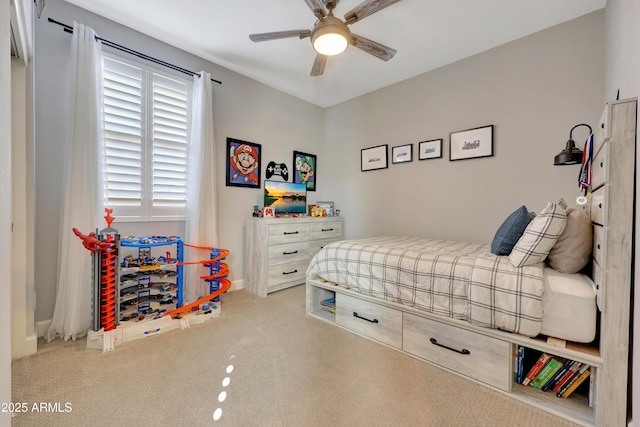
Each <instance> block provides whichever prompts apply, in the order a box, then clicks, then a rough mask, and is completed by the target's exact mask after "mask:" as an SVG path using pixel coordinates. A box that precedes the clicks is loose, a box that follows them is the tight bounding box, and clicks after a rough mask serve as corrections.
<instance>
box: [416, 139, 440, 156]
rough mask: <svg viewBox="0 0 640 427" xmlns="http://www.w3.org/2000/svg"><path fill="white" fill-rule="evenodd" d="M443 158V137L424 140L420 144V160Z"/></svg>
mask: <svg viewBox="0 0 640 427" xmlns="http://www.w3.org/2000/svg"><path fill="white" fill-rule="evenodd" d="M440 158H442V138H440V139H432V140H430V141H422V142H420V143H419V144H418V160H428V159H440Z"/></svg>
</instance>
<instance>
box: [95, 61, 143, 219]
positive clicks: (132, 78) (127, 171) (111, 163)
mask: <svg viewBox="0 0 640 427" xmlns="http://www.w3.org/2000/svg"><path fill="white" fill-rule="evenodd" d="M142 85H143V82H142V72H141V70H140V69H138V68H135V67H132V66H130V65H127V64H124V63H122V62H117V61H114V60H111V59H108V58H105V69H104V136H105V138H104V140H105V150H106V174H107V200H108V202H107V204H108V205H109V206H110V207H123V206H131V207H140V206H141V199H142V197H143V194H142V184H143V183H142V176H143V174H142V171H143V164H142V162H143V158H142V155H143V152H142V149H143V141H142V136H143V129H142V127H143V106H142V101H143V99H142V87H143V86H142Z"/></svg>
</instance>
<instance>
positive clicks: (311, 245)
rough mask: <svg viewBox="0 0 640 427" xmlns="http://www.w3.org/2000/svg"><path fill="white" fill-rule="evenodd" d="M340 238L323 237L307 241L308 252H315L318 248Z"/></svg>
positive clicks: (312, 253)
mask: <svg viewBox="0 0 640 427" xmlns="http://www.w3.org/2000/svg"><path fill="white" fill-rule="evenodd" d="M338 240H340V239H324V240H314V241H311V242H309V254H310V255H311V256H313V255H315V254H317V253H318V252H319V251H320V249H322V248H324V247H325V246H327V245H328V244H329V243H332V242H337V241H338Z"/></svg>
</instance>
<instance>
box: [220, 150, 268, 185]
mask: <svg viewBox="0 0 640 427" xmlns="http://www.w3.org/2000/svg"><path fill="white" fill-rule="evenodd" d="M261 150H262V147H261V145H260V144H255V143H253V142H247V141H241V140H239V139H234V138H227V185H229V186H239V187H250V188H260V154H261Z"/></svg>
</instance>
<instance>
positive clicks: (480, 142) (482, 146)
mask: <svg viewBox="0 0 640 427" xmlns="http://www.w3.org/2000/svg"><path fill="white" fill-rule="evenodd" d="M491 156H493V125H489V126H482V127H478V128H473V129H467V130H461V131H457V132H451V133H450V134H449V160H450V161H453V160H465V159H475V158H478V157H491Z"/></svg>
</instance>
